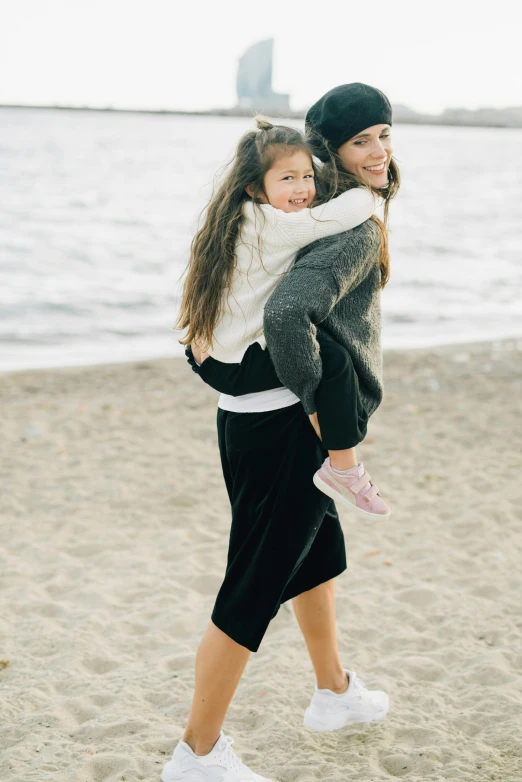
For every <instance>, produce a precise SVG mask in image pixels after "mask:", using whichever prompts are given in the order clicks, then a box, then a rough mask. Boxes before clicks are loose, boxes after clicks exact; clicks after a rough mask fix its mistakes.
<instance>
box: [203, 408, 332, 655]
mask: <svg viewBox="0 0 522 782" xmlns="http://www.w3.org/2000/svg"><path fill="white" fill-rule="evenodd" d="M217 425H218V438H219V449H220V454H221V461H222V466H223V475H224V478H225V483H226V487H227V491H228V495H229V498H230V504H231V506H232V526H231V530H230V544H229V550H228V560H227V567H226V573H225V577H224V580H223V583H222V586H221V588H220V590H219V593H218V595H217V598H216V602H215V605H214V610H213V612H212V621H213V622H214V624H215V625H216V626H217V627H219V629H220V630H222V631H223V632H224V633H226V634H227V635H228V636H229V637H230V638H232V639H233V640H234V641H236V642H237V643H239V644H241V645H242V646H245V647H247V648H248V649H250V650H251V651H252V652H256V651H257V650H258V648H259V645H260V643H261V640H262V638H263V636H264V634H265V632H266V629H267V627H268V625H269V623H270V621H271V619H272V618H273V617H274V616H275V615H276V614H277V612H278V610H279V607H280V605H281V603H284V602H285V601H286V600H290V599H291V598H293V597H296V596H297V595H299V594H301V593H302V592H306V591H308V590H310V589H313V588H314V587H316V586H318V585H319V584H322V583H324V582H325V581H329V580H330V579H332V578H335V577H336V576H338V575H339V574H340V573H342V572H343V571H344V570H345V569H346V552H345V545H344V536H343V532H342V529H341V526H340V523H339V518H338V516H337V512H336V509H335V505H334V503H333V502H332V500H330V499H329V498H328V497H326V496H325V495H324V494H323V493H322V492H320V491H319V490H318V489H316V488H315V486H314V484H313V482H312V477H313V475H314V473H315V472H316V470H318V469H319V467H320V466H321V464H322V462H323V460H324V458H325V455H326V454H325V451H324V450H323V448H322V446H321V443H320V441H319V440H318V438H317V436H316V434H315V432H314V430H313V428H312V426H311V424H310V422H309V420H308V416H307V415H306V413H305V412H304V410H303V408H302V406H301V405H300V404H294V405H291V406H290V407H286V408H283V409H281V410H273V411H270V412H266V413H232V412H228V411H225V410H218V418H217Z"/></svg>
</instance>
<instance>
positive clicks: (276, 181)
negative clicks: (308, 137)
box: [262, 149, 315, 212]
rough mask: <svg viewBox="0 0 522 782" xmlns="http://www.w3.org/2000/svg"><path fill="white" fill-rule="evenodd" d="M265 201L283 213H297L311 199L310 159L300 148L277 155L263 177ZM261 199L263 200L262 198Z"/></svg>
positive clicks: (313, 192) (312, 171) (312, 181)
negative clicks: (289, 153) (290, 152)
mask: <svg viewBox="0 0 522 782" xmlns="http://www.w3.org/2000/svg"><path fill="white" fill-rule="evenodd" d="M263 184H264V189H265V195H266V200H267V201H268V203H269V204H270V205H271V206H273V207H275V208H276V209H282V210H283V212H300V211H301V209H306V207H308V206H310V205H311V203H312V201H313V200H314V198H315V182H314V169H313V167H312V159H311V157H310V155H307V153H306V152H304V151H303V150H302V149H297V150H296V151H295V152H294V153H293V154H291V155H286V156H285V157H280V158H279V159H278V160H276V161H275V162H274V164H273V166H272V167H271V168H270V169H269V170H268V171H267V172H266V174H265V178H264V183H263ZM262 200H264V199H262Z"/></svg>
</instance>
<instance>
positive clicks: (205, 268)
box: [174, 117, 312, 349]
mask: <svg viewBox="0 0 522 782" xmlns="http://www.w3.org/2000/svg"><path fill="white" fill-rule="evenodd" d="M255 119H256V123H257V130H251V131H248V132H247V133H245V135H244V136H243V137H242V138H241V139H240V141H239V143H238V145H237V149H236V152H235V154H234V157H233V159H232V161H231V162H230V163H229V164H228V165H226V166H225V167H224V170H223V173H222V177H221V182H219V181H218V182H217V184H215V185H214V190H213V193H212V197H211V199H210V202H209V203H208V205H207V207H206V208H205V209H204V210H203V212H202V215H201V217H200V220H201V218H203V224H202V225H201V227H200V228H199V230H198V231H197V233H196V235H195V236H194V239H193V240H192V244H191V247H190V258H189V263H188V268H187V271H186V277H185V281H184V285H183V294H182V299H181V307H180V312H179V316H178V319H177V322H176V324H175V326H174V328H176V329H183V330H186V333H185V336H184V337H183V339H180V340H179V341H180V343H181V344H182V345H187V344H190V343H191V342H196V343H197V344H198V345H199V346H200V347H201V348H202V349H207V348H209V347H211V346H212V332H213V331H214V328H215V326H216V324H217V322H218V320H219V318H220V316H221V313H222V306H223V298H224V297H223V292H224V291H225V290H226V289H227V288H228V287H229V285H230V282H231V279H232V273H233V271H234V266H235V262H236V243H237V240H238V237H239V234H240V230H241V224H242V221H243V203H244V201H246V200H252V201H253V202H254V204H255V203H257V202H259V198H260V196H261V195H263V196H264V197H265V198H266V195H265V193H264V178H265V174H266V172H267V171H268V170H269V169H270V168H271V167H272V165H273V164H274V162H275V161H276V160H278V159H279V158H281V157H283V156H285V155H291V154H293V153H295V152H297V151H298V150H302V151H304V152H306V154H308V155H310V160H311V159H312V153H311V150H310V147H309V146H308V144H307V142H306V140H305V137H304V135H303V134H302V133H301V132H300V131H299V130H296V129H295V128H289V127H286V126H285V125H272V123H271V122H269V121H268V120H267V119H266V118H265V117H256V118H255ZM247 187H249V189H250V192H251V195H249V194H247V192H246V188H247Z"/></svg>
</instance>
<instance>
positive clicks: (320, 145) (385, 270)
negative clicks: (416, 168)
mask: <svg viewBox="0 0 522 782" xmlns="http://www.w3.org/2000/svg"><path fill="white" fill-rule="evenodd" d="M306 138H307V141H308V143H309V144H310V146H311V148H312V152H313V153H314V155H316V156H317V157H319V158H320V159H321V160H322V161H323V166H321V168H320V169H319V172H318V175H317V176H316V185H317V202H318V203H325V202H326V201H329V200H330V199H331V198H335V197H336V196H338V195H340V194H341V193H344V192H345V191H346V190H350V189H351V188H352V187H368V188H369V187H370V186H369V185H368V184H367V183H366V182H363V181H362V180H361V179H360V178H359V177H357V176H355V174H351V173H350V172H349V171H346V170H345V169H344V168H343V164H342V161H341V158H340V157H339V153H338V151H337V149H335V148H333V147H332V145H331V144H330V142H328V141H327V140H326V139H325V138H323V136H321V135H320V134H319V133H318V132H317V131H314V130H313V129H311V128H307V134H306ZM400 184H401V174H400V171H399V167H398V165H397V162H396V161H395V160H394V159H393V157H392V158H391V160H390V163H389V166H388V185H387V187H384V188H381V189H376V188H370V189H372V190H374V191H375V192H377V193H378V194H379V195H380V196H381V197H382V198H383V199H384V221H383V220H380V219H379V218H378V217H377V216H376V215H373V216H372V217H371V218H370V219H371V220H374V221H375V222H376V223H377V225H378V226H379V228H380V231H381V247H380V251H379V266H380V270H381V288H384V286H385V285H386V284H387V282H388V281H389V279H390V251H389V247H388V209H389V205H390V201H391V200H392V198H395V196H396V195H397V192H398V190H399V187H400Z"/></svg>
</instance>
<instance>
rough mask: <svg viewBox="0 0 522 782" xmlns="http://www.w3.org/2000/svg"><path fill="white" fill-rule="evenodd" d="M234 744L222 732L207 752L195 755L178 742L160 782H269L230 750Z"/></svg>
mask: <svg viewBox="0 0 522 782" xmlns="http://www.w3.org/2000/svg"><path fill="white" fill-rule="evenodd" d="M233 743H234V739H232V738H230V736H225V734H224V733H223V731H221V733H220V734H219V738H218V740H217V741H216V743H215V744H214V746H213V747H212V749H211V750H210V752H209V753H208V755H196V754H195V753H194V752H193V751H192V749H191V748H190V747H189V745H188V744H186V743H185V742H184V741H180V742H179V744H178V746H177V747H176V749H175V750H174V752H173V753H172V760H169V762H168V763H165V765H164V766H163V771H162V772H161V782H272V780H271V779H268V778H267V777H261V776H259V774H254V772H253V771H250V769H249V768H247V767H246V766H245V764H244V763H242V762H241V758H238V756H237V755H236V753H235V752H234V750H233V749H232V744H233Z"/></svg>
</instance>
